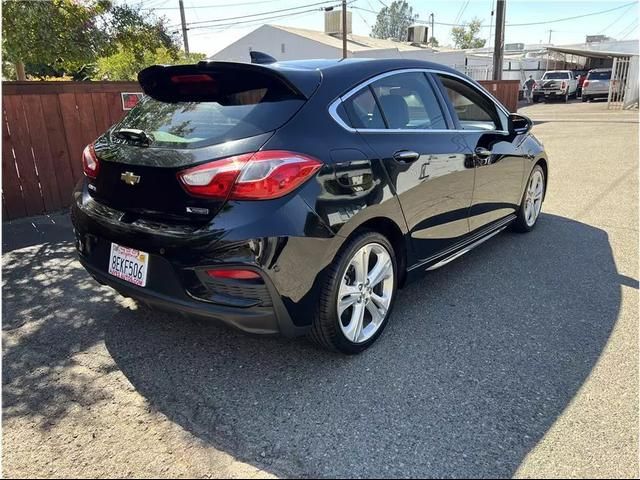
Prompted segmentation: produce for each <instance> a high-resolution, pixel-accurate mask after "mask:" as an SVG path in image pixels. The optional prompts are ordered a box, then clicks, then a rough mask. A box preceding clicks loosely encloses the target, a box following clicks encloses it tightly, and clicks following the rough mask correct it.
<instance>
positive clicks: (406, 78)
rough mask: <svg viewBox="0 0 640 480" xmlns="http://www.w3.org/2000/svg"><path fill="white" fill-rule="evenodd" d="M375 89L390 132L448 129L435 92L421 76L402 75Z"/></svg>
mask: <svg viewBox="0 0 640 480" xmlns="http://www.w3.org/2000/svg"><path fill="white" fill-rule="evenodd" d="M371 87H372V89H373V91H374V93H375V94H376V97H377V98H378V102H379V103H380V107H381V108H382V113H383V114H384V118H385V120H386V121H387V125H388V128H390V129H420V130H423V129H446V128H447V124H446V122H445V119H444V116H443V114H442V110H441V108H440V105H439V104H438V100H437V99H436V96H435V92H434V91H433V89H432V88H431V85H429V82H428V81H427V78H426V77H425V75H424V74H423V73H421V72H409V73H399V74H397V75H390V76H388V77H384V78H381V79H380V80H376V81H375V82H373V83H372V84H371Z"/></svg>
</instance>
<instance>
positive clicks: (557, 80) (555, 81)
mask: <svg viewBox="0 0 640 480" xmlns="http://www.w3.org/2000/svg"><path fill="white" fill-rule="evenodd" d="M562 82H564V84H565V86H566V85H567V83H568V82H569V76H568V75H567V74H566V73H560V72H558V73H547V74H545V76H544V78H543V79H542V80H541V81H540V83H541V84H542V88H543V89H544V90H560V89H561V88H562Z"/></svg>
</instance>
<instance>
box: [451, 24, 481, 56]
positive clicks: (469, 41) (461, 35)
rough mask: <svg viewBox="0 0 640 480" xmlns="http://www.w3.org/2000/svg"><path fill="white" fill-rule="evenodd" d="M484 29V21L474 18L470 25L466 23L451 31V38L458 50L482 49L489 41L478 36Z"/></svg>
mask: <svg viewBox="0 0 640 480" xmlns="http://www.w3.org/2000/svg"><path fill="white" fill-rule="evenodd" d="M481 27H482V21H480V19H479V18H474V19H473V20H471V21H470V22H469V23H466V22H465V23H464V24H463V25H462V26H460V27H453V28H452V29H451V37H452V38H453V43H454V45H455V46H456V48H460V49H463V50H464V49H466V48H482V47H484V45H485V43H487V41H486V40H485V39H484V38H479V37H478V36H477V35H478V33H479V32H480V28H481Z"/></svg>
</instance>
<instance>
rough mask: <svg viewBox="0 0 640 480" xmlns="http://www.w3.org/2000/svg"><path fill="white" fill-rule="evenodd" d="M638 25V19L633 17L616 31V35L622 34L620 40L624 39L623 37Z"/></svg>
mask: <svg viewBox="0 0 640 480" xmlns="http://www.w3.org/2000/svg"><path fill="white" fill-rule="evenodd" d="M637 25H638V19H637V18H636V19H634V20H633V21H632V22H631V23H630V24H629V25H627V26H626V27H624V28H623V29H622V30H621V31H620V33H618V35H616V36H620V35H624V36H623V37H622V38H621V40H624V39H625V38H627V37H628V36H629V35H630V34H631V33H632V32H633V31H634V30H635V29H636V27H637Z"/></svg>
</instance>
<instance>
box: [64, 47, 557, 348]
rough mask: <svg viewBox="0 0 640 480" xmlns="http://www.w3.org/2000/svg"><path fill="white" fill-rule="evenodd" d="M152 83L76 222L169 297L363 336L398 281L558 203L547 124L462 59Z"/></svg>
mask: <svg viewBox="0 0 640 480" xmlns="http://www.w3.org/2000/svg"><path fill="white" fill-rule="evenodd" d="M262 61H264V60H262ZM139 81H140V84H141V86H142V89H143V90H144V92H145V93H146V95H147V96H146V97H145V98H144V99H143V100H142V101H141V102H140V103H139V104H138V105H137V106H136V107H135V108H134V109H133V110H131V111H130V112H129V113H128V115H127V116H126V117H125V118H124V119H123V120H122V121H120V122H119V123H118V124H116V125H114V126H113V127H112V128H110V129H109V130H108V131H107V132H105V133H104V134H103V135H101V136H100V137H99V138H98V139H97V140H96V141H95V142H94V143H92V144H91V145H88V146H87V147H86V149H85V150H84V153H83V156H82V163H83V168H84V173H85V178H84V179H83V180H82V181H81V182H80V183H79V184H78V185H77V187H76V189H75V192H74V201H73V206H72V219H73V224H74V227H75V235H76V242H77V250H78V253H79V258H80V261H81V263H82V264H83V265H84V267H85V268H86V269H87V271H88V272H89V273H90V274H91V275H92V276H93V277H94V278H95V279H96V280H97V281H98V282H100V283H103V284H106V285H109V286H111V287H113V288H115V289H116V290H117V291H118V292H120V293H122V294H123V295H126V296H130V297H133V298H134V299H137V300H139V301H141V302H143V303H148V304H150V305H152V306H158V307H161V308H164V309H169V310H172V311H175V312H181V313H183V314H185V315H189V316H190V315H198V316H204V317H208V318H212V319H218V320H221V321H223V322H225V323H227V324H229V325H232V326H234V327H237V328H240V329H242V330H244V331H247V332H252V333H259V334H278V333H279V334H282V335H285V336H296V335H305V334H307V335H309V336H310V337H311V338H312V339H313V340H314V341H316V342H317V343H318V344H320V345H322V346H324V347H326V348H329V349H332V350H338V351H340V352H344V353H347V354H353V353H358V352H361V351H363V350H364V349H366V348H367V347H369V346H370V345H371V344H372V343H373V342H374V341H375V340H376V339H377V338H378V337H379V335H380V334H381V333H382V331H383V329H384V328H385V326H386V325H387V323H388V321H389V317H390V315H391V311H392V307H393V305H394V301H395V299H396V292H397V289H398V288H401V287H402V286H403V285H405V284H406V283H407V282H408V281H410V280H413V279H415V278H418V277H420V276H422V275H423V274H424V273H425V272H427V271H429V270H434V269H436V268H439V267H441V266H443V265H445V264H446V263H448V262H450V261H452V260H454V259H456V258H457V257H460V256H461V255H463V254H465V253H467V252H468V251H469V250H471V249H473V248H474V247H476V246H477V245H479V244H481V243H482V242H484V241H485V240H487V239H489V238H491V237H492V236H494V235H496V234H497V233H499V232H500V231H502V230H504V229H505V228H507V227H509V226H511V227H512V228H514V229H515V230H517V231H519V232H528V231H530V230H531V229H533V228H534V227H535V225H536V221H537V219H538V215H539V214H540V209H541V207H542V202H543V200H544V196H545V191H546V186H547V177H548V164H547V160H548V159H547V155H546V153H545V151H544V149H543V147H542V145H541V144H540V142H539V141H537V140H536V139H535V137H534V136H533V135H532V134H531V132H530V129H531V126H532V122H531V121H530V120H529V119H528V118H526V117H524V116H522V115H518V114H515V113H509V112H508V111H507V110H506V109H505V108H504V107H503V106H502V105H501V104H500V103H499V102H498V101H497V100H496V99H495V98H494V97H492V96H491V95H490V94H489V93H488V92H487V91H486V90H484V89H483V88H482V87H481V86H480V85H479V84H478V83H477V82H475V81H473V80H471V79H470V78H468V77H466V76H464V75H462V74H460V73H459V72H457V71H455V70H452V69H450V68H448V67H445V66H442V65H438V64H435V63H429V62H422V61H417V60H406V59H385V60H382V59H380V60H361V59H349V60H342V61H337V60H323V61H311V60H309V61H293V62H279V63H270V64H248V63H227V62H201V63H199V64H197V65H181V66H153V67H149V68H147V69H145V70H143V71H142V72H140V74H139ZM505 261H508V259H505ZM397 320H398V321H402V319H397ZM427 321H428V319H427V318H426V317H425V322H427Z"/></svg>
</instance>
